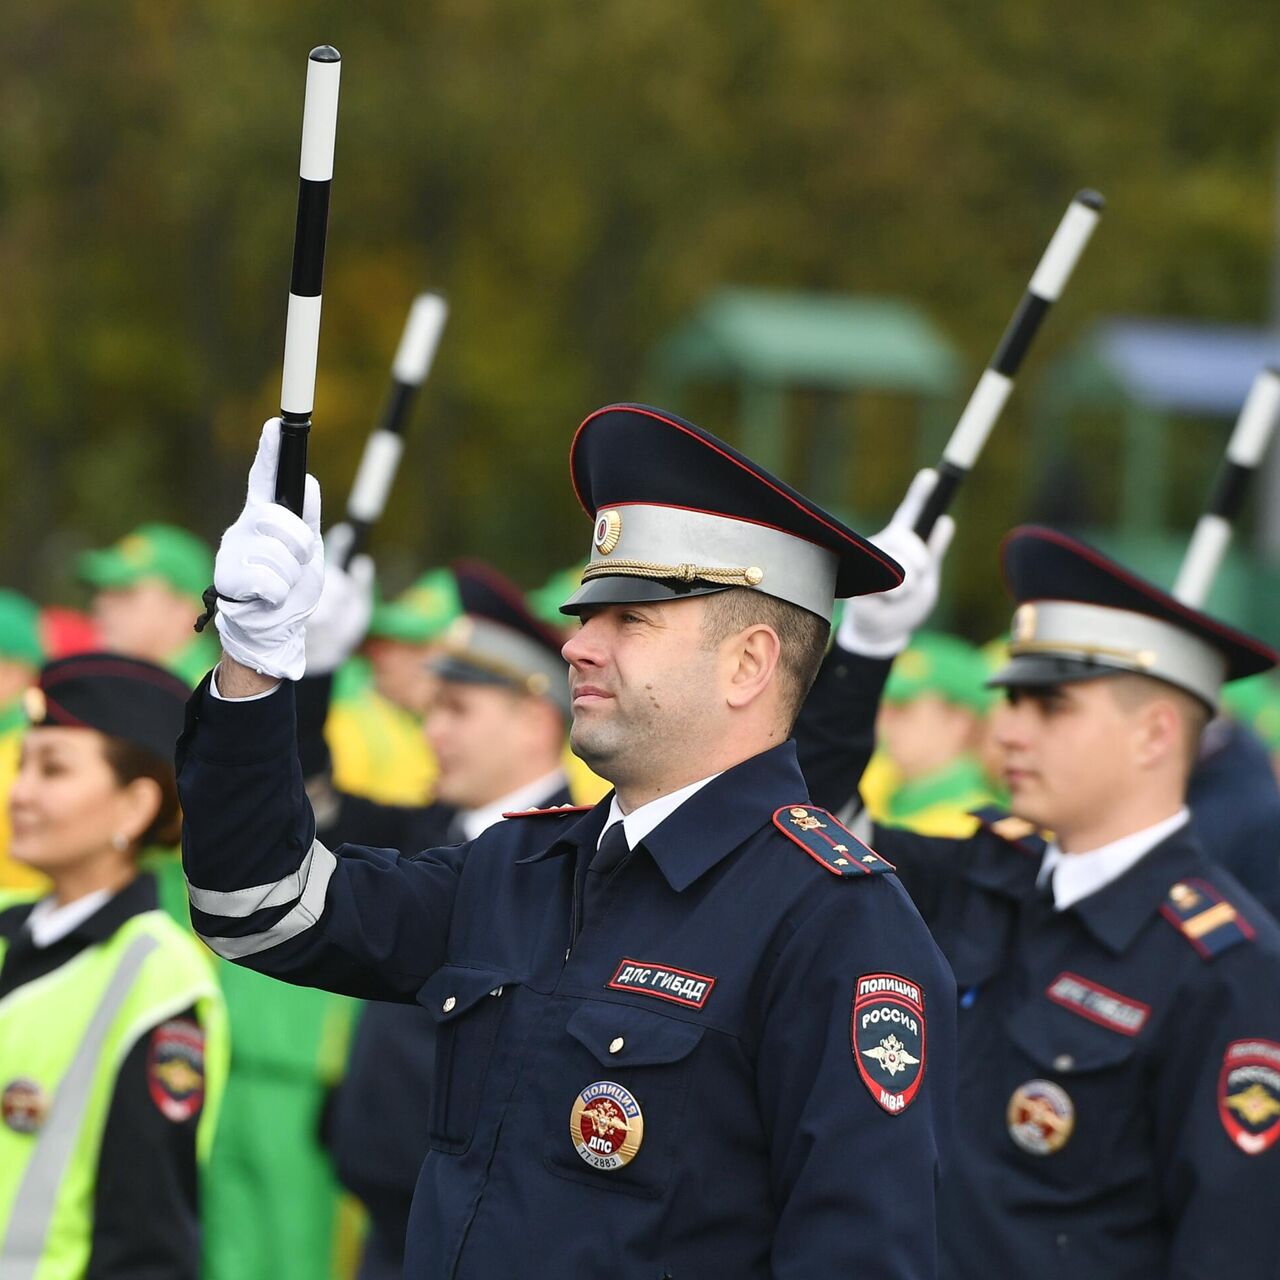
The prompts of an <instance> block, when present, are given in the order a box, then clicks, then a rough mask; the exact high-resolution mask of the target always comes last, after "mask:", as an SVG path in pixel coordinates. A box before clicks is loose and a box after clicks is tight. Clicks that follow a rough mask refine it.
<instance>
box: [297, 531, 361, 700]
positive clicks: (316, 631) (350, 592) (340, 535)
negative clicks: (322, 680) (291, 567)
mask: <svg viewBox="0 0 1280 1280" xmlns="http://www.w3.org/2000/svg"><path fill="white" fill-rule="evenodd" d="M354 536H355V533H354V530H353V529H352V528H351V526H350V525H349V524H347V522H346V521H345V520H344V521H341V522H340V523H338V524H335V525H334V526H333V528H332V529H330V530H329V532H328V533H326V534H325V535H324V590H323V591H322V592H321V593H320V602H319V604H317V605H316V610H315V612H314V613H313V614H312V615H311V618H310V620H309V621H308V622H307V638H306V652H307V675H309V676H324V675H328V674H329V672H331V671H336V670H337V669H338V668H339V667H340V666H341V665H342V664H343V663H344V662H345V661H346V660H347V659H348V658H349V657H350V656H351V655H352V654H353V653H355V651H356V650H357V649H358V648H359V647H360V641H361V640H363V639H364V637H365V633H366V632H367V631H368V630H369V619H370V618H371V617H372V616H373V561H372V559H370V557H369V556H364V555H360V556H353V557H352V558H351V563H350V564H349V565H347V567H346V568H345V569H344V568H342V562H343V561H344V560H345V559H346V557H347V551H348V549H349V548H350V546H351V542H352V539H353V538H354Z"/></svg>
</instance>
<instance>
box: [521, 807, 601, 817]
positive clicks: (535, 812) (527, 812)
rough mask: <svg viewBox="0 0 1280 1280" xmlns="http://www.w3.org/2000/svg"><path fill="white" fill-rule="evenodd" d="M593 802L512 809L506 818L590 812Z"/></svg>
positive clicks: (560, 815)
mask: <svg viewBox="0 0 1280 1280" xmlns="http://www.w3.org/2000/svg"><path fill="white" fill-rule="evenodd" d="M594 808H595V805H593V804H553V805H552V806H551V807H550V808H549V809H512V810H511V812H510V813H504V814H503V815H502V816H503V817H504V818H563V817H564V816H565V814H568V813H590V812H591V810H592V809H594Z"/></svg>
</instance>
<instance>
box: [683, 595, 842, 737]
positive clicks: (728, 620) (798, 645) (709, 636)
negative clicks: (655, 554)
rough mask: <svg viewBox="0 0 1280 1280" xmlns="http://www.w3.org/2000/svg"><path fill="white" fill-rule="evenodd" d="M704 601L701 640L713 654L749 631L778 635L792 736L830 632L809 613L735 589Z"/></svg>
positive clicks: (772, 598) (785, 706) (785, 709)
mask: <svg viewBox="0 0 1280 1280" xmlns="http://www.w3.org/2000/svg"><path fill="white" fill-rule="evenodd" d="M703 599H704V600H705V601H706V611H705V613H704V614H703V615H702V638H703V641H704V642H705V643H706V645H707V646H708V648H710V647H712V646H714V645H718V644H719V643H720V642H721V641H722V640H724V639H725V638H726V637H728V636H731V635H736V634H737V633H738V632H740V631H745V630H746V629H747V628H748V627H755V626H760V625H762V624H763V625H764V626H766V627H771V628H772V629H773V631H774V632H775V633H776V634H777V637H778V640H779V642H780V646H781V650H780V653H779V658H778V672H779V676H780V679H781V689H780V691H781V694H782V710H783V712H784V714H785V716H786V721H787V730H788V732H790V730H791V727H792V726H793V725H794V724H795V720H796V717H797V716H798V715H799V714H800V707H801V705H802V704H803V702H804V700H805V697H806V695H807V694H808V692H809V690H810V689H811V688H812V687H813V682H814V680H816V679H817V676H818V668H819V667H820V666H821V665H822V657H823V654H825V653H826V650H827V640H828V638H829V636H830V634H831V628H830V626H828V624H827V623H826V622H824V621H823V620H822V619H821V618H820V617H818V615H817V614H816V613H810V612H809V610H808V609H802V608H801V607H800V606H799V605H798V604H791V603H789V602H788V601H786V600H779V599H778V598H777V597H776V596H769V595H765V594H764V592H763V591H752V590H751V589H750V588H748V587H730V588H729V589H728V590H727V591H717V592H716V593H715V594H714V595H708V596H704V597H703Z"/></svg>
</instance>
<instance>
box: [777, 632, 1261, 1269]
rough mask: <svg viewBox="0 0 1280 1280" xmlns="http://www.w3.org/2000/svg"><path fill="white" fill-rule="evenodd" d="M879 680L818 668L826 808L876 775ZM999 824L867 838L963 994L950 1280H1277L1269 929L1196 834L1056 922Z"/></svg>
mask: <svg viewBox="0 0 1280 1280" xmlns="http://www.w3.org/2000/svg"><path fill="white" fill-rule="evenodd" d="M888 666H889V664H888V663H884V662H879V661H871V660H865V659H859V658H856V657H854V656H853V655H850V654H847V653H844V652H842V651H841V650H838V649H836V650H833V652H832V654H831V655H830V656H829V658H828V660H827V663H826V664H825V666H824V669H823V674H822V677H820V680H821V683H820V684H819V686H817V688H816V693H817V694H818V697H817V698H811V699H810V703H809V705H807V706H806V708H805V713H804V715H803V716H802V720H801V725H800V726H799V727H798V736H800V738H801V743H802V754H805V755H806V756H807V758H809V759H813V760H814V762H815V778H814V781H815V791H817V790H818V787H819V786H821V787H823V788H824V790H823V791H821V792H819V798H820V799H822V800H825V802H826V803H828V804H839V803H841V802H842V801H843V799H844V798H845V797H844V795H842V792H841V787H842V786H845V785H847V780H848V778H849V777H850V775H852V776H853V777H855V778H856V776H857V772H858V771H860V769H861V767H862V764H864V763H865V759H866V755H867V754H869V749H870V742H871V737H872V734H871V730H870V723H871V720H870V715H872V714H874V703H875V693H876V691H877V689H878V683H877V682H878V680H879V679H880V678H882V677H883V675H884V674H885V673H886V672H887V670H888ZM824 695H825V696H824ZM868 709H869V710H868ZM824 769H825V772H824V771H823V770H824ZM806 772H808V764H806ZM993 825H994V826H995V827H996V828H997V830H998V831H999V832H1001V833H1003V835H1001V834H997V831H993V830H991V829H990V827H988V828H985V829H983V830H981V831H979V832H978V834H976V835H975V836H973V837H972V838H970V839H967V840H946V839H938V838H933V837H924V836H916V835H912V834H909V833H907V832H905V831H897V830H893V829H889V828H883V827H877V828H875V831H874V836H873V838H872V843H873V844H874V846H875V848H876V849H877V850H878V851H879V852H881V853H883V854H884V856H885V857H887V858H889V859H890V860H891V861H893V862H894V863H895V864H896V866H897V868H898V874H899V876H900V877H901V880H902V883H903V884H904V885H905V886H906V888H907V890H908V892H909V893H910V894H911V896H912V898H913V900H914V901H915V903H916V906H917V907H918V908H919V909H920V912H921V914H922V915H923V916H924V918H925V920H926V922H927V923H928V924H929V927H930V928H931V930H932V931H933V934H934V937H935V939H936V940H937V942H938V944H939V946H940V947H941V948H942V950H943V952H944V953H945V955H946V956H947V959H948V960H949V961H950V963H951V967H952V969H953V971H954V973H955V978H956V984H957V987H958V989H959V992H960V1010H959V1037H960V1040H959V1043H960V1062H961V1064H962V1066H961V1073H960V1078H959V1085H958V1090H957V1102H958V1115H959V1117H960V1119H959V1124H958V1133H957V1139H958V1142H957V1155H956V1156H955V1158H954V1159H953V1160H952V1161H951V1165H950V1168H949V1170H948V1172H947V1175H946V1177H944V1179H943V1183H942V1186H941V1188H940V1196H939V1236H940V1241H941V1251H942V1267H941V1269H942V1273H943V1275H944V1276H946V1277H947V1278H948V1280H970V1278H971V1280H979V1278H981V1280H989V1278H990V1277H1001V1278H1003V1277H1006V1276H1007V1277H1011V1278H1012V1277H1019V1278H1020V1277H1024V1276H1027V1277H1030V1276H1035V1277H1037V1280H1041V1278H1044V1280H1053V1278H1058V1280H1082V1278H1083V1277H1089V1278H1090V1280H1092V1278H1093V1277H1098V1278H1099V1280H1148V1278H1151V1277H1160V1278H1162V1280H1192V1278H1194V1280H1210V1278H1211V1277H1212V1278H1214V1280H1217V1278H1218V1277H1224V1278H1225V1277H1230V1278H1231V1280H1246V1278H1248V1280H1254V1278H1257V1280H1262V1277H1267V1278H1268V1280H1274V1277H1275V1276H1276V1274H1277V1263H1276V1256H1277V1255H1276V1245H1275V1230H1274V1224H1275V1222H1276V1221H1277V1220H1280V1146H1277V1145H1275V1143H1276V1139H1277V1137H1278V1136H1280V930H1278V929H1277V927H1276V925H1275V924H1274V923H1273V922H1272V921H1271V920H1270V919H1269V918H1268V917H1267V915H1266V913H1265V912H1263V911H1262V910H1261V908H1260V907H1259V906H1258V904H1257V903H1256V902H1255V900H1254V899H1253V898H1252V897H1250V896H1249V895H1248V893H1247V892H1246V891H1245V890H1244V889H1242V888H1241V887H1240V886H1239V884H1238V883H1237V882H1236V881H1235V880H1234V879H1233V878H1232V876H1231V875H1230V873H1229V872H1227V871H1225V870H1223V869H1222V868H1221V866H1219V865H1218V864H1217V863H1216V862H1214V861H1212V860H1210V859H1209V858H1208V857H1207V856H1206V855H1205V854H1204V852H1203V851H1202V849H1201V848H1200V845H1199V843H1198V841H1197V839H1196V837H1195V836H1194V835H1193V834H1192V833H1191V831H1190V829H1188V828H1184V829H1183V830H1182V831H1179V832H1177V833H1175V834H1174V835H1173V836H1171V837H1170V838H1169V839H1167V840H1166V841H1165V842H1164V843H1163V844H1161V845H1160V846H1159V847H1158V848H1156V849H1153V850H1152V851H1151V852H1150V853H1149V854H1148V855H1147V856H1146V857H1144V858H1143V859H1141V861H1139V862H1138V864H1137V865H1136V866H1134V867H1133V868H1131V869H1130V870H1129V871H1128V872H1127V873H1126V874H1125V875H1123V876H1121V877H1120V878H1119V879H1118V880H1116V881H1114V882H1113V883H1112V884H1110V885H1107V886H1106V887H1104V888H1103V889H1101V890H1100V891H1098V892H1097V893H1095V894H1092V895H1091V896H1090V897H1088V898H1086V899H1084V900H1082V901H1081V902H1079V903H1077V904H1076V905H1075V906H1073V907H1071V908H1069V909H1068V910H1066V911H1064V912H1055V911H1053V910H1052V909H1051V908H1050V907H1049V906H1048V905H1047V904H1046V903H1045V902H1044V901H1043V900H1042V899H1041V898H1040V896H1039V895H1038V894H1037V893H1036V891H1035V881H1036V876H1037V874H1038V872H1039V869H1040V863H1041V860H1042V854H1043V850H1044V843H1043V841H1041V840H1039V839H1037V838H1035V837H1034V836H1033V835H1031V834H1030V828H1029V826H1028V824H1026V823H1022V822H1020V821H1019V820H1018V819H1007V820H1005V821H1001V820H1000V818H999V817H998V816H994V815H993ZM1013 837H1016V838H1013ZM1046 1086H1048V1087H1046ZM1064 1098H1065V1102H1064ZM1037 1120H1038V1121H1040V1122H1042V1126H1043V1127H1042V1128H1041V1127H1038V1126H1037ZM1055 1126H1056V1127H1055ZM1045 1134H1048V1136H1047V1137H1045ZM1019 1139H1021V1141H1019ZM1059 1142H1061V1145H1057V1144H1058V1143H1059ZM1037 1147H1042V1148H1046V1149H1043V1150H1038V1149H1036V1148H1037Z"/></svg>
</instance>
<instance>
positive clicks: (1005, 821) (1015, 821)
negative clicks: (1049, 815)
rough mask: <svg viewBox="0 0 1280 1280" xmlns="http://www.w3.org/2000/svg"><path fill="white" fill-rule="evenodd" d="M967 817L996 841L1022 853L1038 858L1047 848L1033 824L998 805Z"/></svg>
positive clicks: (1038, 830)
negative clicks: (971, 818) (988, 832)
mask: <svg viewBox="0 0 1280 1280" xmlns="http://www.w3.org/2000/svg"><path fill="white" fill-rule="evenodd" d="M969 816H970V817H973V818H977V820H978V823H979V824H980V825H981V826H982V827H984V828H985V829H986V830H987V831H990V832H991V834H992V835H993V836H995V837H996V838H997V839H999V840H1003V841H1004V842H1005V844H1011V845H1013V847H1014V848H1015V849H1020V850H1021V851H1022V852H1023V853H1030V854H1034V855H1035V856H1036V857H1037V858H1039V857H1041V856H1042V855H1043V854H1044V851H1045V849H1046V848H1047V847H1048V844H1049V842H1048V841H1047V840H1046V839H1045V838H1044V836H1043V835H1042V834H1041V832H1040V829H1039V828H1038V827H1037V826H1036V824H1035V823H1034V822H1028V821H1027V820H1026V818H1017V817H1015V816H1014V815H1013V814H1011V813H1010V812H1009V810H1008V809H1002V808H1000V806H999V805H998V804H989V805H986V806H985V807H984V808H982V809H974V810H972V811H971V813H970V815H969Z"/></svg>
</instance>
